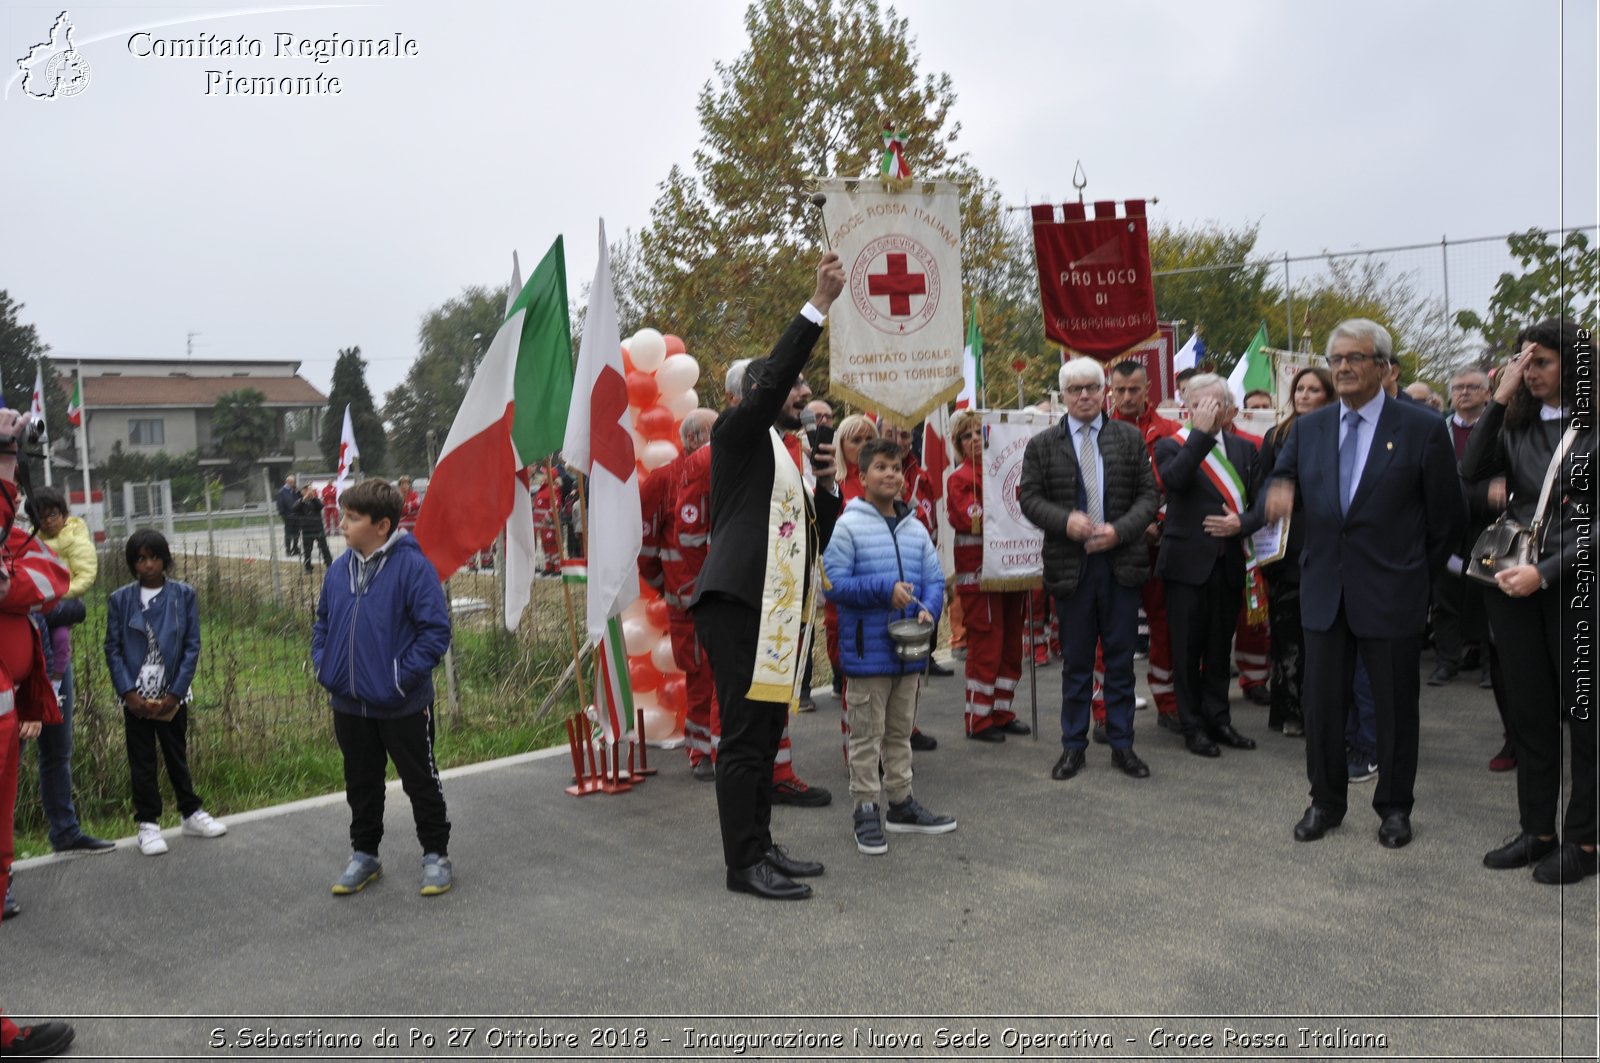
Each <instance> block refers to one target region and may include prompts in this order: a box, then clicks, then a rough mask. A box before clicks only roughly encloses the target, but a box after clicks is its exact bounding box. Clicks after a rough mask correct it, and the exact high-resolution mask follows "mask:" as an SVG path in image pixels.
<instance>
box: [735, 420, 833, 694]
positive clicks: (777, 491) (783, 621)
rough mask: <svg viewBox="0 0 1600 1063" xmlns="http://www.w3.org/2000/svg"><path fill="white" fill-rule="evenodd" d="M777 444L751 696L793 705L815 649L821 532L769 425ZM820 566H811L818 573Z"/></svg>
mask: <svg viewBox="0 0 1600 1063" xmlns="http://www.w3.org/2000/svg"><path fill="white" fill-rule="evenodd" d="M768 437H769V440H770V442H771V446H772V497H771V499H770V500H769V501H768V503H767V507H768V510H767V542H766V551H767V552H766V554H765V557H766V571H765V572H764V573H763V575H762V579H761V612H760V617H759V620H760V628H759V630H758V631H757V634H756V659H755V666H754V667H753V668H752V670H751V673H750V691H749V693H748V694H747V695H746V697H748V698H750V699H751V700H752V701H775V702H779V703H782V704H785V705H788V706H789V708H790V709H791V710H794V709H795V708H796V707H797V706H798V705H799V702H800V681H801V678H802V677H803V676H804V675H805V660H806V658H807V657H808V656H809V655H810V652H811V646H810V642H811V631H812V628H813V626H814V625H813V624H812V621H813V620H814V619H815V617H814V615H813V614H814V613H815V612H816V605H817V603H816V593H815V588H813V587H812V586H810V584H809V583H808V581H807V580H806V573H807V571H808V562H810V561H813V560H815V557H816V550H817V536H816V532H815V529H814V527H813V525H812V516H811V500H810V498H809V497H808V496H807V492H806V485H805V482H804V480H802V479H801V477H800V470H799V469H798V468H797V467H796V466H795V462H794V458H793V457H792V456H791V455H790V453H789V450H788V448H787V447H786V446H784V442H783V438H782V436H780V435H779V434H778V431H777V429H775V428H773V429H768ZM820 567H821V566H820V565H811V566H809V570H810V571H811V572H813V573H815V572H816V571H818V569H820Z"/></svg>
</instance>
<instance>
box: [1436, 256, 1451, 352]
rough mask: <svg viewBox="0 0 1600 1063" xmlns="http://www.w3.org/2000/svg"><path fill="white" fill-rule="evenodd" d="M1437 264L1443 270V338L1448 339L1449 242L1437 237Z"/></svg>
mask: <svg viewBox="0 0 1600 1063" xmlns="http://www.w3.org/2000/svg"><path fill="white" fill-rule="evenodd" d="M1439 264H1440V265H1441V266H1442V267H1443V269H1444V337H1445V338H1446V339H1449V337H1450V241H1449V239H1448V238H1447V237H1444V236H1441V237H1439Z"/></svg>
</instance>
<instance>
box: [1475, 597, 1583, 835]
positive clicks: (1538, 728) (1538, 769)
mask: <svg viewBox="0 0 1600 1063" xmlns="http://www.w3.org/2000/svg"><path fill="white" fill-rule="evenodd" d="M1484 602H1485V605H1486V606H1487V607H1488V610H1489V622H1490V623H1491V624H1492V625H1494V634H1495V649H1496V651H1497V653H1498V655H1499V657H1500V661H1501V663H1502V664H1503V665H1504V666H1505V669H1506V680H1507V681H1506V683H1505V693H1506V703H1507V710H1508V712H1509V713H1510V716H1511V722H1512V728H1511V737H1512V741H1513V742H1514V743H1515V744H1516V749H1517V810H1518V813H1519V814H1520V817H1521V823H1522V829H1523V830H1524V831H1527V832H1528V833H1529V834H1538V835H1550V834H1554V833H1555V832H1556V810H1557V808H1558V806H1559V804H1560V801H1561V730H1562V724H1563V723H1565V724H1566V728H1567V748H1568V750H1569V753H1570V757H1571V761H1572V789H1571V791H1570V792H1569V793H1568V795H1567V814H1566V822H1565V824H1564V826H1563V829H1562V832H1561V833H1562V836H1563V837H1564V838H1565V839H1566V840H1567V841H1569V842H1573V843H1576V844H1578V845H1593V844H1594V842H1595V720H1594V709H1593V708H1592V707H1590V708H1589V710H1588V716H1589V718H1588V719H1586V720H1582V719H1576V718H1575V717H1574V716H1573V715H1572V712H1571V709H1572V707H1573V706H1574V705H1575V704H1576V683H1575V682H1574V679H1575V677H1576V673H1577V670H1578V661H1577V658H1576V654H1574V653H1573V649H1574V648H1575V646H1576V635H1577V633H1578V632H1577V622H1578V621H1579V620H1580V619H1584V618H1582V617H1579V616H1578V615H1577V613H1575V612H1573V611H1572V610H1564V609H1562V607H1561V606H1562V602H1561V596H1560V591H1559V590H1558V589H1557V588H1554V587H1552V588H1550V589H1548V590H1541V591H1535V592H1534V593H1533V594H1532V595H1530V596H1529V597H1527V598H1511V597H1507V596H1506V595H1505V594H1503V593H1501V592H1500V591H1497V590H1494V589H1488V593H1487V594H1486V595H1485V596H1484ZM1589 622H1590V623H1592V620H1590V621H1589ZM1591 630H1592V629H1591Z"/></svg>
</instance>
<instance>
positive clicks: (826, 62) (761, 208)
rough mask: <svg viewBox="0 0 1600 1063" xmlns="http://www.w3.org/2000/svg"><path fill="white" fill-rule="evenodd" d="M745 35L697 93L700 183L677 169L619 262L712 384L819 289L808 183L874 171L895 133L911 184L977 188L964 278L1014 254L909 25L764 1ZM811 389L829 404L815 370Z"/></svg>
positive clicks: (944, 85) (839, 4) (830, 0)
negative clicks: (902, 142) (886, 127)
mask: <svg viewBox="0 0 1600 1063" xmlns="http://www.w3.org/2000/svg"><path fill="white" fill-rule="evenodd" d="M745 29H746V32H747V34H748V36H749V45H748V47H747V48H746V50H745V51H744V52H743V53H741V54H740V55H739V57H738V58H736V59H735V60H733V61H732V62H730V63H718V64H717V66H716V72H715V76H714V78H713V79H712V81H710V82H708V83H707V84H706V86H705V87H704V88H703V89H702V90H701V92H700V99H699V104H698V107H697V110H698V113H699V116H700V127H701V133H702V141H701V146H700V148H699V149H698V150H696V151H695V153H694V162H693V170H692V172H690V171H687V170H685V169H683V168H681V167H677V166H675V167H673V168H672V170H671V172H670V173H669V174H668V175H667V178H666V180H665V181H664V182H663V183H662V185H661V194H660V196H659V197H658V198H657V200H656V203H655V206H654V208H653V209H652V212H651V221H650V225H649V226H648V227H647V228H646V229H645V230H644V232H643V233H641V234H640V237H639V249H638V256H637V262H633V261H631V260H630V261H627V262H626V263H625V265H626V266H628V267H630V270H629V272H630V274H631V275H630V278H629V280H630V283H629V285H628V290H627V292H626V294H625V296H624V301H625V302H626V303H628V304H630V305H631V306H632V307H634V308H636V312H637V313H638V314H639V315H640V316H641V317H643V318H646V319H648V320H649V322H650V323H651V324H653V325H655V326H656V327H658V328H661V329H663V330H670V331H672V332H675V333H677V334H678V335H679V336H682V337H683V338H684V341H685V342H686V344H687V345H688V347H689V349H690V350H691V351H692V352H694V353H695V354H696V356H697V357H698V358H699V359H700V363H701V370H702V379H707V380H720V379H721V377H722V373H723V371H724V370H725V369H726V368H727V365H728V363H729V362H731V361H733V360H734V359H736V358H743V357H749V356H753V355H759V354H764V353H765V352H766V349H767V347H768V346H769V345H770V344H771V342H772V340H773V339H774V338H775V330H776V329H778V328H779V327H781V325H782V323H783V322H785V321H787V320H788V319H789V317H790V316H791V315H792V314H793V312H794V304H795V301H796V297H797V295H800V296H803V294H804V293H805V292H808V291H809V290H810V288H809V283H810V274H811V272H812V270H813V269H814V267H815V264H816V259H817V257H818V255H819V254H820V253H821V250H822V240H821V237H820V232H821V218H820V214H819V212H818V211H817V209H816V208H815V207H813V206H812V205H811V203H810V194H811V191H812V185H811V179H812V178H814V177H824V176H837V175H844V176H857V175H861V174H867V173H873V172H876V168H877V160H878V157H879V155H880V153H881V150H882V141H881V139H880V133H881V130H882V127H883V124H884V123H885V122H892V123H893V124H894V126H895V128H896V129H897V130H900V131H903V132H904V133H905V134H906V144H907V153H908V156H909V161H910V162H911V167H912V170H913V172H914V173H915V174H916V176H918V177H922V178H928V177H935V176H939V177H949V178H953V179H956V180H962V181H966V182H968V187H967V191H966V194H965V196H964V198H963V211H962V228H963V240H962V242H963V253H964V255H966V263H965V268H966V269H967V270H969V271H971V270H977V269H982V268H984V267H985V266H986V265H988V264H989V261H990V259H989V256H991V255H994V254H998V253H999V250H1000V249H1001V248H1002V247H1003V246H1004V238H1003V234H998V235H997V234H996V232H995V231H994V230H995V229H996V228H997V227H998V226H999V224H1000V210H999V197H998V195H996V194H995V192H994V190H993V188H992V186H990V185H988V184H987V183H985V182H984V181H983V180H982V178H981V176H980V175H979V174H978V173H977V172H976V170H974V169H973V167H972V166H971V165H970V164H969V163H968V162H967V160H966V158H965V156H964V155H961V154H959V153H957V152H956V151H955V150H954V145H955V141H956V139H957V136H958V134H959V132H960V128H961V127H960V124H959V123H957V122H955V121H953V120H952V118H951V109H952V107H953V106H954V104H955V98H956V97H955V92H954V90H953V88H952V87H951V82H950V78H949V76H948V75H944V74H938V75H933V74H928V75H923V74H920V73H919V72H918V69H917V68H918V56H917V53H916V49H915V42H914V40H913V39H912V37H911V35H910V32H909V26H908V22H907V20H905V19H903V18H896V17H895V14H894V12H893V10H892V9H890V10H889V11H888V12H887V13H885V12H883V11H881V10H880V8H879V7H878V4H877V3H876V2H875V0H757V2H756V3H753V4H751V5H750V6H749V7H748V8H747V9H746V11H745ZM801 40H803V41H805V42H806V47H804V48H797V47H795V42H796V41H801ZM811 383H812V387H813V388H814V389H815V390H816V391H817V392H818V393H819V394H825V392H826V383H827V382H826V379H825V378H822V376H821V374H817V375H816V378H814V379H812V381H811ZM708 401H714V400H711V398H710V396H709V395H708Z"/></svg>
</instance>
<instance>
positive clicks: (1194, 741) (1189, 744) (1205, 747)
mask: <svg viewBox="0 0 1600 1063" xmlns="http://www.w3.org/2000/svg"><path fill="white" fill-rule="evenodd" d="M1183 744H1184V747H1185V748H1186V749H1188V750H1189V752H1191V753H1193V754H1194V755H1195V756H1197V757H1220V756H1222V750H1220V749H1218V748H1217V744H1216V743H1215V742H1213V741H1212V740H1211V739H1209V738H1207V737H1206V736H1205V735H1203V734H1201V733H1200V732H1199V731H1195V732H1194V733H1193V734H1188V735H1184V736H1183Z"/></svg>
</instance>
